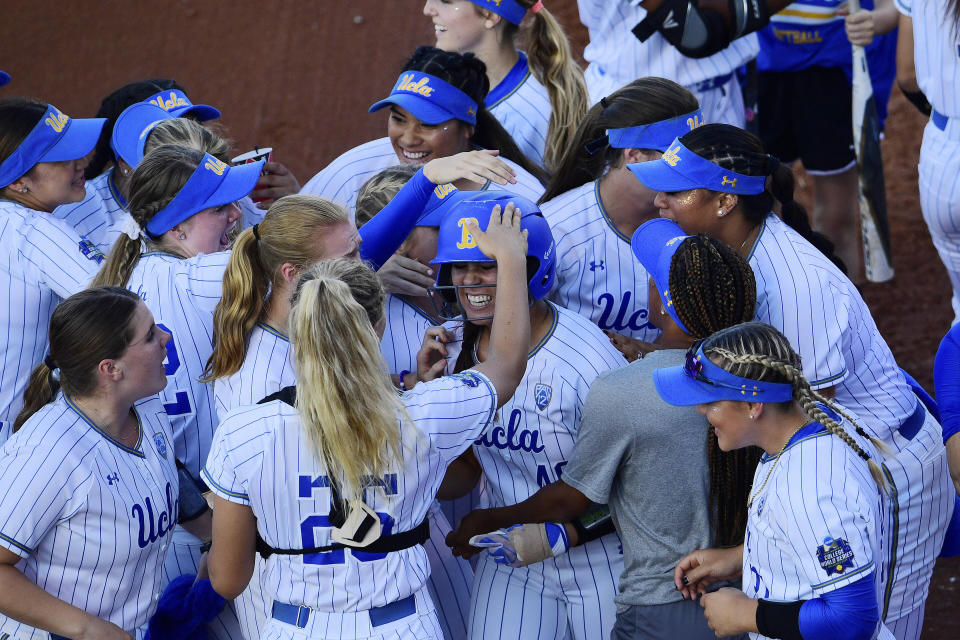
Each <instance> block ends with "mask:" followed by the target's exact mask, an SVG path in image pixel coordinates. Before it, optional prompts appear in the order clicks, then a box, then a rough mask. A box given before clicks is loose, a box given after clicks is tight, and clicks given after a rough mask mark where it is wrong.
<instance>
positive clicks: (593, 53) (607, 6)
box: [577, 0, 759, 122]
mask: <svg viewBox="0 0 960 640" xmlns="http://www.w3.org/2000/svg"><path fill="white" fill-rule="evenodd" d="M577 6H578V7H579V9H580V22H582V23H583V25H584V26H585V27H587V30H588V31H589V32H590V43H589V44H588V45H587V47H586V49H584V52H583V58H584V60H586V61H587V62H588V63H589V66H587V70H586V72H585V76H586V79H587V87H588V88H589V89H590V99H591V100H592V101H593V102H595V103H596V102H599V101H600V98H603V97H605V96H608V95H610V94H611V93H613V92H614V91H616V90H617V89H619V88H620V87H622V86H623V85H625V84H627V83H629V82H633V81H634V80H636V79H637V78H643V77H645V76H659V77H662V78H668V79H670V80H673V81H674V82H677V83H679V84H682V85H684V86H687V87H690V86H692V85H695V84H696V83H698V82H703V81H704V80H710V79H711V78H716V77H719V76H723V75H726V74H729V73H731V72H733V71H734V70H735V69H736V68H737V67H739V66H740V65H742V64H744V63H745V62H747V61H749V60H751V59H753V58H754V57H756V55H757V52H758V51H759V45H758V44H757V36H756V34H753V33H751V34H750V35H748V36H745V37H743V38H738V39H737V40H734V41H733V43H732V44H731V45H730V46H729V47H727V48H726V49H724V50H723V51H720V52H719V53H715V54H713V55H712V56H709V57H706V58H699V59H696V58H688V57H686V56H684V55H683V54H681V53H680V52H679V51H677V50H676V48H674V47H673V45H671V44H670V43H669V42H667V41H666V40H665V39H664V38H663V36H662V35H660V34H659V33H654V34H653V35H652V36H651V37H650V39H649V40H647V41H646V42H640V41H639V40H638V39H637V38H636V37H635V36H634V35H633V33H631V31H630V30H631V29H633V27H634V26H636V25H637V24H638V23H639V22H640V21H641V20H643V18H644V17H645V16H646V15H647V12H646V11H645V10H644V9H643V8H641V7H640V6H639V4H638V2H636V1H635V0H577ZM708 121H709V122H712V121H713V120H708Z"/></svg>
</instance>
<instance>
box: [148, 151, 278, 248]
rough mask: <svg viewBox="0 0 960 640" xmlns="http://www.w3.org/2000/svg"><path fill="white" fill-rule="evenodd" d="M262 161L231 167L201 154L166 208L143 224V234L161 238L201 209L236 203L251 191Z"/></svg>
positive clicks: (263, 161)
mask: <svg viewBox="0 0 960 640" xmlns="http://www.w3.org/2000/svg"><path fill="white" fill-rule="evenodd" d="M265 162H266V160H260V161H259V162H251V163H249V164H241V165H237V166H235V167H231V166H229V165H227V164H226V163H225V162H221V161H220V160H217V159H216V158H214V157H213V156H212V155H210V154H209V153H207V154H204V156H203V160H201V161H200V166H199V167H197V168H196V170H195V171H194V172H193V175H192V176H190V179H189V180H187V184H185V185H183V188H182V189H180V191H179V193H177V195H176V196H174V198H173V200H172V201H171V202H170V204H168V205H167V206H166V207H164V208H163V209H161V210H160V211H158V212H157V213H156V215H154V216H153V217H152V218H150V221H149V222H147V233H149V234H150V235H151V236H153V237H157V236H160V235H163V234H164V233H166V232H167V231H169V230H170V229H173V228H174V227H175V226H177V225H178V224H180V223H181V222H183V221H184V220H186V219H187V218H189V217H190V216H193V215H194V214H197V213H199V212H201V211H203V210H204V209H209V208H211V207H219V206H221V205H224V204H227V203H228V202H233V201H234V200H239V199H240V198H242V197H244V196H245V195H247V194H248V193H250V192H251V191H252V190H253V187H254V186H255V185H256V184H257V180H258V179H259V178H260V171H261V170H262V169H263V164H264V163H265Z"/></svg>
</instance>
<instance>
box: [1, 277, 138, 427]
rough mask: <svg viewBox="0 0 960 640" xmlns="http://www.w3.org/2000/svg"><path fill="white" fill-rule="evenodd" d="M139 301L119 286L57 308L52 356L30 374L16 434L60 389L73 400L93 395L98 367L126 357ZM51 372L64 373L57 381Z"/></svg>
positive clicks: (88, 292)
mask: <svg viewBox="0 0 960 640" xmlns="http://www.w3.org/2000/svg"><path fill="white" fill-rule="evenodd" d="M139 302H140V298H138V297H137V294H135V293H133V292H131V291H128V290H126V289H123V288H121V287H94V288H92V289H85V290H84V291H81V292H79V293H75V294H73V295H72V296H70V297H69V298H67V299H66V300H64V301H63V302H61V303H60V304H59V305H57V308H56V309H54V311H53V316H52V317H51V318H50V330H49V338H50V355H49V356H47V358H46V359H45V360H44V362H41V363H40V364H39V365H38V366H37V367H36V368H35V369H34V370H33V373H32V374H31V375H30V383H29V384H28V385H27V390H26V391H25V392H24V394H23V402H24V406H23V409H22V410H21V411H20V414H19V415H18V416H17V419H16V420H15V421H14V423H13V430H14V431H17V430H18V429H19V428H20V427H21V426H23V423H24V422H26V421H27V420H28V419H29V418H30V416H32V415H33V414H34V413H36V412H37V411H39V410H40V409H41V408H42V407H43V406H44V405H46V404H49V403H50V402H52V401H53V398H54V397H55V396H56V394H57V391H59V390H60V389H63V392H64V393H65V394H67V395H68V396H71V397H74V398H83V397H86V396H88V395H90V394H91V393H92V392H93V391H94V389H95V388H96V380H97V379H96V371H97V365H98V364H99V363H100V362H101V361H102V360H105V359H107V358H119V357H121V356H123V354H124V352H126V350H127V347H129V346H130V342H131V341H132V340H133V338H134V334H133V333H134V329H133V326H132V321H133V316H134V314H135V313H136V311H137V305H138V303H139ZM50 365H53V367H51V366H50ZM53 369H59V370H60V374H59V376H57V377H55V376H54V375H53Z"/></svg>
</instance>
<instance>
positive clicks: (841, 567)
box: [817, 536, 853, 576]
mask: <svg viewBox="0 0 960 640" xmlns="http://www.w3.org/2000/svg"><path fill="white" fill-rule="evenodd" d="M817 560H819V561H820V566H821V567H822V568H823V570H824V571H826V572H827V575H828V576H832V575H833V574H838V575H839V574H842V573H843V572H844V571H846V570H847V569H850V568H851V567H853V550H852V549H851V548H850V544H849V543H848V542H847V541H846V540H844V539H843V538H837V539H836V540H834V539H833V538H831V537H830V536H827V537H826V538H824V539H823V544H822V545H820V546H819V547H817Z"/></svg>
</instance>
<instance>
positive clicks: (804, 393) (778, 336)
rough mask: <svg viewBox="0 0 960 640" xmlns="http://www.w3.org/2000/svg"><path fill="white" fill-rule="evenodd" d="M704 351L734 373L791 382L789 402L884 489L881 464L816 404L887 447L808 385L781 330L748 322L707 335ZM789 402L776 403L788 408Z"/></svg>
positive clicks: (885, 488) (871, 439) (872, 441)
mask: <svg viewBox="0 0 960 640" xmlns="http://www.w3.org/2000/svg"><path fill="white" fill-rule="evenodd" d="M703 353H704V354H705V355H706V356H707V357H708V358H710V360H711V361H713V362H714V363H715V364H716V365H717V366H719V367H721V368H723V369H725V370H727V371H729V372H730V373H732V374H734V375H736V376H740V377H743V378H749V379H751V380H759V381H765V382H775V383H786V384H790V385H792V386H793V401H792V402H795V403H796V404H797V405H799V406H800V408H801V409H802V410H803V412H804V413H805V414H806V415H807V417H809V418H810V419H811V420H814V421H816V422H819V423H820V424H822V425H823V426H824V428H825V429H826V430H827V431H828V432H830V433H831V434H832V435H834V436H836V437H837V438H839V439H840V440H842V441H843V442H844V444H846V445H847V446H848V447H850V449H852V450H853V452H854V453H856V454H857V456H858V457H860V458H861V459H862V460H864V461H865V462H866V463H867V466H868V467H869V468H870V475H871V476H873V480H874V482H876V483H877V486H878V487H880V488H881V489H883V490H885V491H886V490H887V481H886V478H885V477H884V474H883V470H882V469H881V468H880V465H879V464H877V462H876V461H875V460H874V459H873V458H872V457H871V456H870V454H869V453H867V452H866V451H864V450H863V448H862V447H861V446H860V445H859V444H858V443H857V441H856V440H854V439H853V437H851V436H850V434H849V433H847V431H846V430H845V429H844V428H843V427H842V426H841V425H840V423H838V422H837V421H836V420H834V419H833V418H831V417H830V416H829V415H828V414H827V412H826V411H824V410H823V409H822V408H821V407H820V406H819V405H818V403H820V404H823V405H825V406H827V407H830V409H832V410H833V411H834V412H836V413H837V414H838V415H841V416H843V417H844V419H846V421H847V422H849V423H850V424H851V425H853V426H854V428H855V429H856V431H857V433H858V434H859V435H860V436H861V437H863V438H865V439H867V440H869V441H870V442H871V443H872V444H873V445H874V446H875V447H876V448H877V449H878V450H880V451H886V450H887V448H886V447H885V446H884V445H883V443H881V442H880V441H879V440H877V439H876V438H871V437H870V436H869V435H867V433H866V432H865V431H864V430H863V428H862V427H860V425H859V424H857V422H856V420H854V419H853V417H852V416H851V415H850V414H848V413H847V412H845V411H844V410H843V409H842V408H841V407H839V406H838V405H837V404H836V403H834V402H833V401H831V400H830V399H828V398H827V397H825V396H823V395H822V394H820V393H818V392H817V391H815V390H814V389H812V388H811V387H810V383H809V382H807V379H806V378H804V377H803V372H802V370H801V365H800V356H798V355H797V353H796V352H795V351H794V350H793V348H792V347H791V346H790V342H789V341H788V340H787V339H786V338H785V337H784V336H783V334H782V333H780V332H779V331H777V330H776V329H775V328H773V327H771V326H770V325H768V324H764V323H762V322H747V323H744V324H740V325H737V326H734V327H730V328H728V329H724V330H723V331H719V332H717V333H715V334H714V335H712V336H710V337H709V338H707V339H706V340H705V341H704V343H703ZM792 402H787V403H779V404H781V405H786V406H787V407H789V406H790V405H791V404H792Z"/></svg>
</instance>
